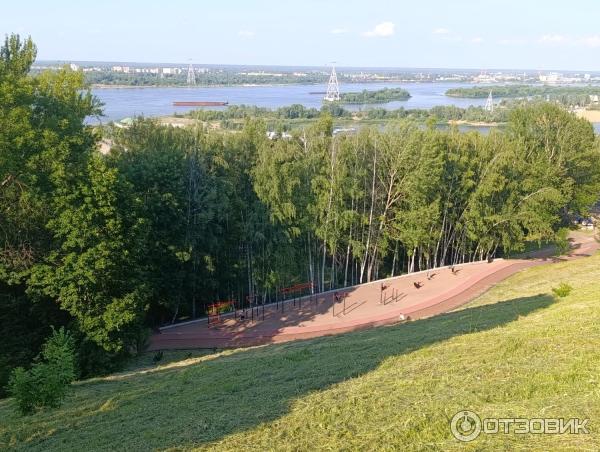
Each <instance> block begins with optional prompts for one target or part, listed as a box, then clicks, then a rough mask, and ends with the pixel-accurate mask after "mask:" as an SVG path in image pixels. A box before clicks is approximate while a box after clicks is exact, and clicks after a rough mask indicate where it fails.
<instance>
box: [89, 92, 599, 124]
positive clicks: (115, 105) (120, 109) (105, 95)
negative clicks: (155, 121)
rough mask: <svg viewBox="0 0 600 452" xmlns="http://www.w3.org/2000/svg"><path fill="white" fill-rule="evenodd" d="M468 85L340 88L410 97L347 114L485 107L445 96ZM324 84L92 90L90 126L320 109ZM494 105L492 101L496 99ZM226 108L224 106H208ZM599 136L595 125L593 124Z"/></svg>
mask: <svg viewBox="0 0 600 452" xmlns="http://www.w3.org/2000/svg"><path fill="white" fill-rule="evenodd" d="M470 86H474V85H473V84H472V83H464V82H435V83H431V82H429V83H427V82H424V83H388V82H382V83H345V84H342V85H341V87H340V90H341V91H342V92H356V91H362V90H364V89H367V90H378V89H382V88H386V87H387V88H398V87H401V88H404V89H406V90H408V92H410V94H411V96H412V97H411V98H410V99H408V100H406V101H395V102H389V103H387V104H377V105H346V106H345V107H344V108H347V109H349V110H360V109H367V108H373V107H382V108H386V109H390V110H391V109H396V108H400V107H404V108H406V109H410V108H422V109H429V108H431V107H435V106H438V105H456V106H457V107H468V106H470V105H484V104H485V102H486V99H459V98H453V97H447V96H446V95H445V93H446V91H447V90H448V89H450V88H459V87H470ZM325 90H326V87H325V86H324V85H263V86H222V87H193V88H192V87H180V88H141V87H136V88H95V89H93V90H92V92H93V94H94V95H95V96H96V97H98V99H100V101H101V102H102V103H104V107H103V110H104V116H102V117H100V118H90V119H89V122H90V123H99V122H102V123H106V122H109V121H119V120H121V119H123V118H127V117H133V116H140V115H142V116H146V117H151V116H167V115H172V114H173V113H185V112H186V111H189V110H192V109H194V108H198V107H174V106H173V102H175V101H222V102H229V105H242V104H245V105H257V106H259V107H266V108H278V107H283V106H286V105H292V104H301V105H304V106H305V107H314V108H321V106H322V105H323V94H311V92H313V93H314V92H319V91H320V92H323V91H325ZM496 100H497V99H496ZM210 108H212V109H215V108H225V107H210ZM594 128H595V129H596V132H597V133H598V132H600V123H597V124H594Z"/></svg>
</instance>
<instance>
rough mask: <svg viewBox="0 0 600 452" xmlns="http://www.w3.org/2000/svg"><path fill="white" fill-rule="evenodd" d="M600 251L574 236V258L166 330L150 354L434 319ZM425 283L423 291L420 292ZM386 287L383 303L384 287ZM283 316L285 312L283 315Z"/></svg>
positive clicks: (447, 272) (536, 259)
mask: <svg viewBox="0 0 600 452" xmlns="http://www.w3.org/2000/svg"><path fill="white" fill-rule="evenodd" d="M598 248H599V244H598V242H596V241H595V240H594V238H593V237H592V236H591V235H587V234H583V233H578V232H576V233H573V235H572V239H571V252H570V253H569V254H568V255H567V256H563V257H561V258H551V257H550V255H551V252H548V251H543V250H542V251H537V252H535V253H531V254H530V256H531V257H532V258H531V259H510V260H504V259H496V260H494V261H493V262H491V263H488V262H478V263H472V264H463V265H458V266H456V267H455V271H454V272H453V271H452V270H451V269H450V268H448V267H445V268H440V269H436V270H432V271H431V272H430V278H428V277H427V273H426V272H420V273H414V274H410V275H403V276H399V277H396V278H391V279H387V280H383V281H376V282H373V283H367V284H362V285H359V286H354V287H350V288H347V289H344V290H341V289H340V290H339V293H345V294H346V301H345V311H344V304H343V303H341V302H338V303H334V300H333V293H325V294H321V295H318V296H317V297H313V298H311V299H308V298H305V299H304V300H303V301H302V303H301V305H300V304H299V303H298V302H296V303H295V304H294V303H292V302H287V303H286V304H285V306H284V307H283V309H282V306H281V304H279V307H277V306H275V305H271V306H268V307H266V308H265V315H264V320H263V319H262V312H260V314H259V316H258V319H256V318H255V320H254V321H252V320H240V319H235V318H233V316H230V317H225V318H224V320H223V321H222V322H221V323H220V324H218V325H216V326H212V325H211V326H210V327H209V326H208V324H207V322H206V320H205V319H204V320H199V321H195V322H190V323H187V324H182V325H177V326H172V327H167V328H163V329H162V330H161V332H160V334H155V335H153V336H152V338H151V342H150V350H161V349H186V348H187V349H189V348H227V347H243V346H250V345H258V344H268V343H277V342H286V341H290V340H296V339H307V338H312V337H319V336H327V335H332V334H339V333H344V332H348V331H355V330H359V329H364V328H370V327H375V326H381V325H389V324H393V323H398V322H401V321H404V320H406V319H407V318H410V319H411V320H414V319H419V318H424V317H430V316H433V315H436V314H440V313H443V312H448V311H450V310H452V309H455V308H457V307H459V306H461V305H463V304H465V303H467V302H469V301H471V300H472V299H474V298H475V297H477V296H478V295H480V294H482V293H483V292H485V291H486V290H488V289H489V288H490V287H491V286H493V285H494V284H496V283H498V282H499V281H502V280H504V279H506V278H507V277H509V276H510V275H512V274H514V273H516V272H518V271H520V270H522V269H524V268H527V267H532V266H535V265H542V264H546V263H551V262H556V261H562V260H568V259H574V258H578V257H583V256H589V255H591V254H593V253H594V252H596V251H597V250H598ZM415 283H420V284H422V286H421V287H420V288H416V287H415ZM382 284H383V285H384V286H385V291H384V292H383V297H384V298H385V302H384V303H382V302H380V300H381V298H382V293H381V287H382ZM282 311H283V312H282Z"/></svg>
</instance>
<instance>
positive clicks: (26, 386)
mask: <svg viewBox="0 0 600 452" xmlns="http://www.w3.org/2000/svg"><path fill="white" fill-rule="evenodd" d="M36 361H37V362H36V363H35V364H33V366H31V369H29V370H25V369H24V368H22V367H18V368H16V369H15V370H14V371H13V372H12V375H11V377H10V382H9V392H10V394H11V395H12V396H13V397H14V398H15V399H16V402H17V407H18V409H19V411H20V412H21V413H22V414H31V413H33V412H34V411H35V410H36V409H38V408H41V407H53V408H54V407H58V406H59V405H60V403H61V402H62V400H63V399H64V397H65V394H66V391H67V387H68V385H69V383H71V382H72V381H73V380H74V379H75V375H76V370H75V349H74V342H73V338H72V337H71V335H70V334H69V333H68V332H67V331H65V329H64V328H60V329H59V330H58V331H57V330H54V329H53V330H52V335H51V336H50V338H49V339H48V340H47V341H46V343H45V344H44V346H43V347H42V352H41V354H40V356H38V358H37V359H36Z"/></svg>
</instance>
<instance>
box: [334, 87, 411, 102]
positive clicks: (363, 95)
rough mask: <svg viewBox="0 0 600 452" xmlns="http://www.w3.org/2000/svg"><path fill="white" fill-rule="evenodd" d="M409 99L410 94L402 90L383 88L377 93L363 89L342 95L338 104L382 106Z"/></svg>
mask: <svg viewBox="0 0 600 452" xmlns="http://www.w3.org/2000/svg"><path fill="white" fill-rule="evenodd" d="M410 97H411V96H410V93H409V92H408V91H406V90H405V89H402V88H383V89H380V90H377V91H369V90H366V89H364V90H362V91H361V92H359V93H342V94H341V95H340V102H341V103H344V104H383V103H386V102H392V101H394V100H407V99H410Z"/></svg>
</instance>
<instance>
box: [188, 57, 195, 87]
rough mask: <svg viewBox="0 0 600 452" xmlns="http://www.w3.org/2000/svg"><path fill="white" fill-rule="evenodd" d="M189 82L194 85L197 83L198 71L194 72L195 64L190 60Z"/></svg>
mask: <svg viewBox="0 0 600 452" xmlns="http://www.w3.org/2000/svg"><path fill="white" fill-rule="evenodd" d="M187 84H188V85H190V86H194V85H195V84H196V73H195V72H194V66H193V65H192V63H191V62H190V65H189V67H188V73H187Z"/></svg>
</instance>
